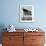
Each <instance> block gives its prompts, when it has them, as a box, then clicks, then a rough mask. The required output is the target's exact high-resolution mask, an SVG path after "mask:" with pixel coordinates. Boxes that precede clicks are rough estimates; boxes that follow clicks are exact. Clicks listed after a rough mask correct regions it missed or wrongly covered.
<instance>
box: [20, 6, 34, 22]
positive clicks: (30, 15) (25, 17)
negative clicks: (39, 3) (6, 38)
mask: <svg viewBox="0 0 46 46" xmlns="http://www.w3.org/2000/svg"><path fill="white" fill-rule="evenodd" d="M33 21H34V7H33V6H32V5H20V22H33Z"/></svg>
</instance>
